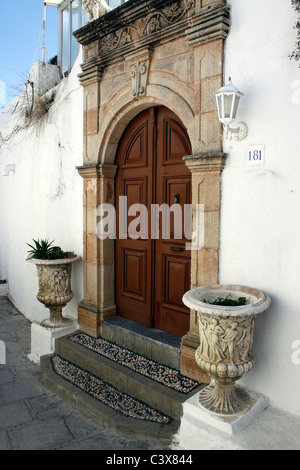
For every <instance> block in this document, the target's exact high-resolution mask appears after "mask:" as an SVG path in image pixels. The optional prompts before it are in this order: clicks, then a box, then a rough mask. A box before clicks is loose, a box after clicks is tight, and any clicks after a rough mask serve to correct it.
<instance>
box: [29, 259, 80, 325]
mask: <svg viewBox="0 0 300 470" xmlns="http://www.w3.org/2000/svg"><path fill="white" fill-rule="evenodd" d="M78 260H79V257H78V256H74V257H73V258H64V259H57V260H41V259H33V258H31V259H28V260H27V261H28V262H29V263H33V264H35V265H36V268H37V273H38V281H39V292H38V294H37V299H38V300H39V302H41V303H42V304H44V305H45V307H47V308H49V310H50V318H48V319H46V320H44V321H43V322H42V323H41V325H42V326H44V327H47V328H62V327H65V326H68V325H69V324H71V323H72V320H69V319H67V318H63V316H62V309H63V307H65V306H66V305H67V303H68V302H70V300H72V298H73V296H74V293H73V292H72V289H71V273H72V264H73V263H75V262H76V261H78Z"/></svg>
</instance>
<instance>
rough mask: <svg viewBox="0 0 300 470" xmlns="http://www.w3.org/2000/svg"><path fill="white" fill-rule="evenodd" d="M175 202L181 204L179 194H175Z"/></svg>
mask: <svg viewBox="0 0 300 470" xmlns="http://www.w3.org/2000/svg"><path fill="white" fill-rule="evenodd" d="M174 202H175V204H179V194H175V196H174Z"/></svg>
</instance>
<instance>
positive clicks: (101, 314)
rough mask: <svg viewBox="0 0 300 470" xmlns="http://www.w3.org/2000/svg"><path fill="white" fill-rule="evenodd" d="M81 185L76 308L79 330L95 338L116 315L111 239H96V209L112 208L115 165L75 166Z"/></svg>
mask: <svg viewBox="0 0 300 470" xmlns="http://www.w3.org/2000/svg"><path fill="white" fill-rule="evenodd" d="M78 171H79V174H80V175H81V176H82V177H83V179H84V185H83V191H84V194H83V211H84V225H83V266H84V281H83V282H84V299H83V300H82V301H81V302H80V303H79V305H78V323H79V327H80V330H81V331H83V332H85V333H87V334H89V335H91V336H93V337H95V338H97V337H99V336H101V321H102V320H104V319H105V318H108V317H111V316H113V315H115V314H116V307H115V293H114V276H115V272H114V270H115V268H114V240H113V239H109V238H107V239H105V240H101V239H100V238H99V237H98V236H97V208H98V207H99V205H100V204H112V205H114V179H115V175H116V171H117V167H116V166H115V165H100V164H94V165H88V166H83V167H78Z"/></svg>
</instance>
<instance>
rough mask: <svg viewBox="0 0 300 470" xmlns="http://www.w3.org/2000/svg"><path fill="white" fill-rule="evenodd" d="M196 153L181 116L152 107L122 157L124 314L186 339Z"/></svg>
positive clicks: (120, 281)
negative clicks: (191, 161) (188, 211)
mask: <svg viewBox="0 0 300 470" xmlns="http://www.w3.org/2000/svg"><path fill="white" fill-rule="evenodd" d="M191 153H192V152H191V145H190V141H189V138H188V136H187V133H186V131H185V129H184V127H183V125H182V123H181V122H180V121H179V119H178V118H177V117H176V115H175V114H174V113H172V112H171V111H170V110H169V109H167V108H165V107H152V108H149V109H147V110H146V111H144V112H142V113H141V114H139V115H138V116H137V117H136V118H135V119H134V120H133V121H132V122H131V123H130V124H129V125H128V127H127V129H126V130H125V132H124V134H123V136H122V138H121V141H120V144H119V147H118V152H117V161H116V163H117V165H118V173H117V178H116V221H117V233H116V304H117V312H118V314H119V315H121V316H123V317H125V318H127V319H130V320H133V321H136V322H139V323H142V324H144V325H146V326H148V327H150V328H152V327H153V328H158V329H160V330H163V331H166V332H169V333H172V334H175V335H178V336H183V335H184V334H185V333H186V332H187V331H188V329H189V310H188V309H187V308H186V307H185V306H184V304H183V303H182V296H183V294H184V293H185V292H186V291H188V290H189V289H190V270H191V266H190V264H191V252H190V251H189V250H187V249H186V243H187V241H188V240H187V239H186V238H185V235H186V230H185V225H184V214H185V212H184V205H187V204H191V173H190V171H189V170H188V168H187V167H186V165H185V164H184V161H183V156H185V155H191ZM163 204H164V206H162V205H163ZM171 206H173V209H172V208H171ZM168 207H169V208H171V210H170V212H169V213H168ZM162 208H164V209H165V212H164V213H163V212H162V211H161V210H159V209H162ZM179 217H181V218H180V219H179ZM185 222H186V223H187V221H185Z"/></svg>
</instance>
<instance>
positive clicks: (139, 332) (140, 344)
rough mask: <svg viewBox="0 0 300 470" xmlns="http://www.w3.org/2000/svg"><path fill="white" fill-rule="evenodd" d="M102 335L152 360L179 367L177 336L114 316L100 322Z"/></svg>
mask: <svg viewBox="0 0 300 470" xmlns="http://www.w3.org/2000/svg"><path fill="white" fill-rule="evenodd" d="M102 337H103V338H105V339H107V340H108V341H111V342H112V343H116V344H118V345H119V346H122V347H124V348H127V349H130V350H131V351H135V352H137V353H139V354H142V355H144V356H147V357H149V358H150V359H153V360H154V361H158V362H160V363H162V364H166V365H168V366H170V367H173V368H174V369H178V370H179V369H180V344H181V338H180V337H179V336H174V335H172V334H170V333H165V332H164V331H161V330H158V329H155V328H147V327H146V326H144V325H142V324H140V323H136V322H134V321H131V320H127V319H125V318H122V317H120V316H114V317H111V318H109V319H107V320H105V321H103V322H102Z"/></svg>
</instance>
